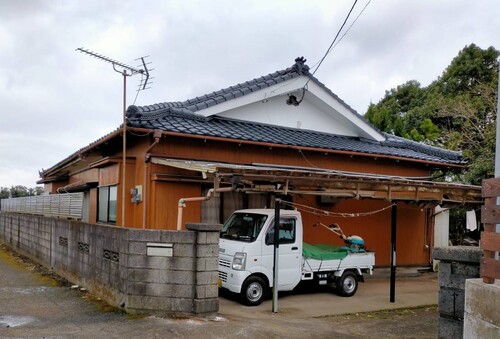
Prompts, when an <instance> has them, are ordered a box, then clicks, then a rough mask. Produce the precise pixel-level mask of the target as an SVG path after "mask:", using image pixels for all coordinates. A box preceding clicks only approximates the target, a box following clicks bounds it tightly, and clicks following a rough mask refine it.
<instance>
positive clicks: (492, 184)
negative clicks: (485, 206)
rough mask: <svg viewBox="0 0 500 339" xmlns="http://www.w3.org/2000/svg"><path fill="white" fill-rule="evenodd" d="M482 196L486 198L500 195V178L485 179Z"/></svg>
mask: <svg viewBox="0 0 500 339" xmlns="http://www.w3.org/2000/svg"><path fill="white" fill-rule="evenodd" d="M482 196H483V197H484V198H493V197H498V196H500V178H494V179H487V180H483V189H482Z"/></svg>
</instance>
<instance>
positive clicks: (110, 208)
mask: <svg viewBox="0 0 500 339" xmlns="http://www.w3.org/2000/svg"><path fill="white" fill-rule="evenodd" d="M116 197H117V187H116V186H103V187H99V202H98V203H99V206H98V216H99V217H98V221H100V222H108V223H116Z"/></svg>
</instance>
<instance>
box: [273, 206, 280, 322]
mask: <svg viewBox="0 0 500 339" xmlns="http://www.w3.org/2000/svg"><path fill="white" fill-rule="evenodd" d="M280 203H281V199H279V198H276V199H275V201H274V265H273V313H278V262H279V260H278V259H279V252H280V244H279V239H280V230H279V228H280Z"/></svg>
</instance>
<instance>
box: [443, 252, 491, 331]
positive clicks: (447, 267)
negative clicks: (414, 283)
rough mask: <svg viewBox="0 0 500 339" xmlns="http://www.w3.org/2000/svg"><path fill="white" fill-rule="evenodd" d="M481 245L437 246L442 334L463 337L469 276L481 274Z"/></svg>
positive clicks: (474, 276)
mask: <svg viewBox="0 0 500 339" xmlns="http://www.w3.org/2000/svg"><path fill="white" fill-rule="evenodd" d="M481 255H482V251H481V250H480V249H479V247H472V246H452V247H436V248H434V251H433V259H436V260H440V263H439V330H438V337H439V338H462V336H463V328H464V304H465V281H466V279H472V278H479V262H480V259H481Z"/></svg>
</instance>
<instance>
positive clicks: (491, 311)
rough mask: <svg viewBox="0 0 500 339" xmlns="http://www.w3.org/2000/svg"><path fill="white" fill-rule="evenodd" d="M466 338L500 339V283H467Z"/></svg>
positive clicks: (480, 281) (479, 281) (471, 280)
mask: <svg viewBox="0 0 500 339" xmlns="http://www.w3.org/2000/svg"><path fill="white" fill-rule="evenodd" d="M463 337H464V338H467V339H476V338H500V283H498V282H497V283H495V284H485V283H483V279H469V280H467V282H466V283H465V319H464V336H463Z"/></svg>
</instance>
